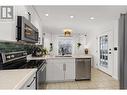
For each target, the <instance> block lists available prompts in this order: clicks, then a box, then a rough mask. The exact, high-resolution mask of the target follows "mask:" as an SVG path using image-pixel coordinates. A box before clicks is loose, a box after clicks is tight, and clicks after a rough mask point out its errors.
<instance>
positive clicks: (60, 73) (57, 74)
mask: <svg viewBox="0 0 127 95" xmlns="http://www.w3.org/2000/svg"><path fill="white" fill-rule="evenodd" d="M53 62H54V63H53V64H54V66H53V69H54V75H53V80H54V81H64V70H63V69H64V68H63V62H61V60H54V61H53Z"/></svg>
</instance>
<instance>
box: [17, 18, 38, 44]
mask: <svg viewBox="0 0 127 95" xmlns="http://www.w3.org/2000/svg"><path fill="white" fill-rule="evenodd" d="M17 40H18V41H19V40H22V41H26V42H30V43H37V42H38V29H37V28H36V27H35V26H34V25H33V24H32V23H31V22H30V21H29V20H27V19H26V18H25V17H23V16H17Z"/></svg>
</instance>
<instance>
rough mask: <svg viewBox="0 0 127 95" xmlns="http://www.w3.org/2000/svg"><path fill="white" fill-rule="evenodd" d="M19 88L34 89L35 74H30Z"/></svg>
mask: <svg viewBox="0 0 127 95" xmlns="http://www.w3.org/2000/svg"><path fill="white" fill-rule="evenodd" d="M20 89H23V90H27V89H31V90H34V89H36V74H33V75H32V76H30V78H29V79H28V80H27V81H26V82H25V83H24V84H23V86H22V87H21V88H20Z"/></svg>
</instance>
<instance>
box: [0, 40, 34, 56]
mask: <svg viewBox="0 0 127 95" xmlns="http://www.w3.org/2000/svg"><path fill="white" fill-rule="evenodd" d="M35 46H36V45H33V44H26V43H25V44H23V43H17V42H0V52H5V53H6V52H17V51H27V53H28V54H31V53H32V50H33V47H35Z"/></svg>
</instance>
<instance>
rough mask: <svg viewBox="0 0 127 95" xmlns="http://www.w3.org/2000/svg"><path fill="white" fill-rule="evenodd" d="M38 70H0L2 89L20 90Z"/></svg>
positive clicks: (0, 86)
mask: <svg viewBox="0 0 127 95" xmlns="http://www.w3.org/2000/svg"><path fill="white" fill-rule="evenodd" d="M36 71H37V69H16V70H0V89H20V88H21V87H22V86H23V85H24V83H25V82H26V81H27V80H28V79H29V77H30V76H31V75H33V74H34V73H35V72H36Z"/></svg>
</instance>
